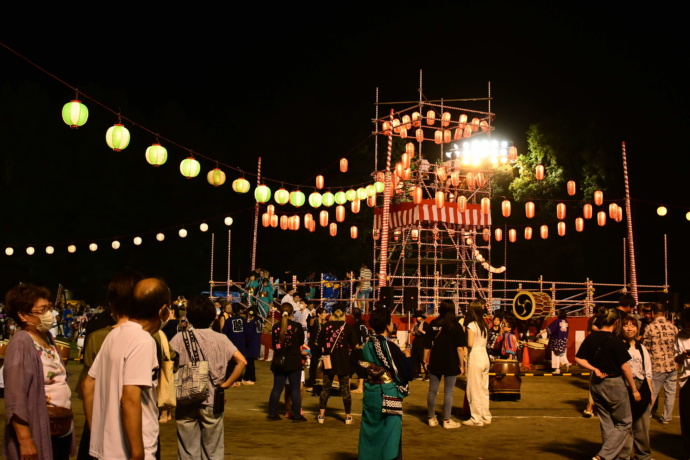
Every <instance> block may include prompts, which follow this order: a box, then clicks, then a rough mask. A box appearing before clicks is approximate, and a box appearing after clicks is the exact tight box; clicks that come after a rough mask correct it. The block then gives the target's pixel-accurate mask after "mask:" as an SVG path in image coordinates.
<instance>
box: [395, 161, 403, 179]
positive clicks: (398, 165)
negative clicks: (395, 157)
mask: <svg viewBox="0 0 690 460" xmlns="http://www.w3.org/2000/svg"><path fill="white" fill-rule="evenodd" d="M404 169H405V168H403V164H402V163H401V162H400V161H398V162H397V163H396V164H395V175H396V176H398V177H402V175H403V170H404Z"/></svg>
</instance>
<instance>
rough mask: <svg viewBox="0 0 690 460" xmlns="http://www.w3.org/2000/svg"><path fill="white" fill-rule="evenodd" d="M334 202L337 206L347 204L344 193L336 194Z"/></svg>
mask: <svg viewBox="0 0 690 460" xmlns="http://www.w3.org/2000/svg"><path fill="white" fill-rule="evenodd" d="M335 202H336V203H338V204H345V203H346V202H347V196H346V195H345V192H343V191H342V190H341V191H340V192H336V194H335Z"/></svg>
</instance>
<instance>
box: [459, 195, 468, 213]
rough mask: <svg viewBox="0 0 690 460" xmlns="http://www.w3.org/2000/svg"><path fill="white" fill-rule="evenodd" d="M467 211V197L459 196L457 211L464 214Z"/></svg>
mask: <svg viewBox="0 0 690 460" xmlns="http://www.w3.org/2000/svg"><path fill="white" fill-rule="evenodd" d="M466 209H467V197H466V196H465V195H460V196H459V197H458V211H460V212H465V210H466Z"/></svg>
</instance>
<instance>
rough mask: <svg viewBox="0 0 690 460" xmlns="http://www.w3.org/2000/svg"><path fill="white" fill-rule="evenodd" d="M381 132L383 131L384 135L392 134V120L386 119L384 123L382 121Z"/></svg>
mask: <svg viewBox="0 0 690 460" xmlns="http://www.w3.org/2000/svg"><path fill="white" fill-rule="evenodd" d="M381 133H383V135H384V136H389V135H390V134H391V122H390V121H384V122H383V123H381Z"/></svg>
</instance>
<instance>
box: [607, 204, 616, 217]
mask: <svg viewBox="0 0 690 460" xmlns="http://www.w3.org/2000/svg"><path fill="white" fill-rule="evenodd" d="M616 214H618V205H617V204H616V203H611V204H610V205H609V217H610V218H611V219H614V220H615V219H616Z"/></svg>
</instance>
